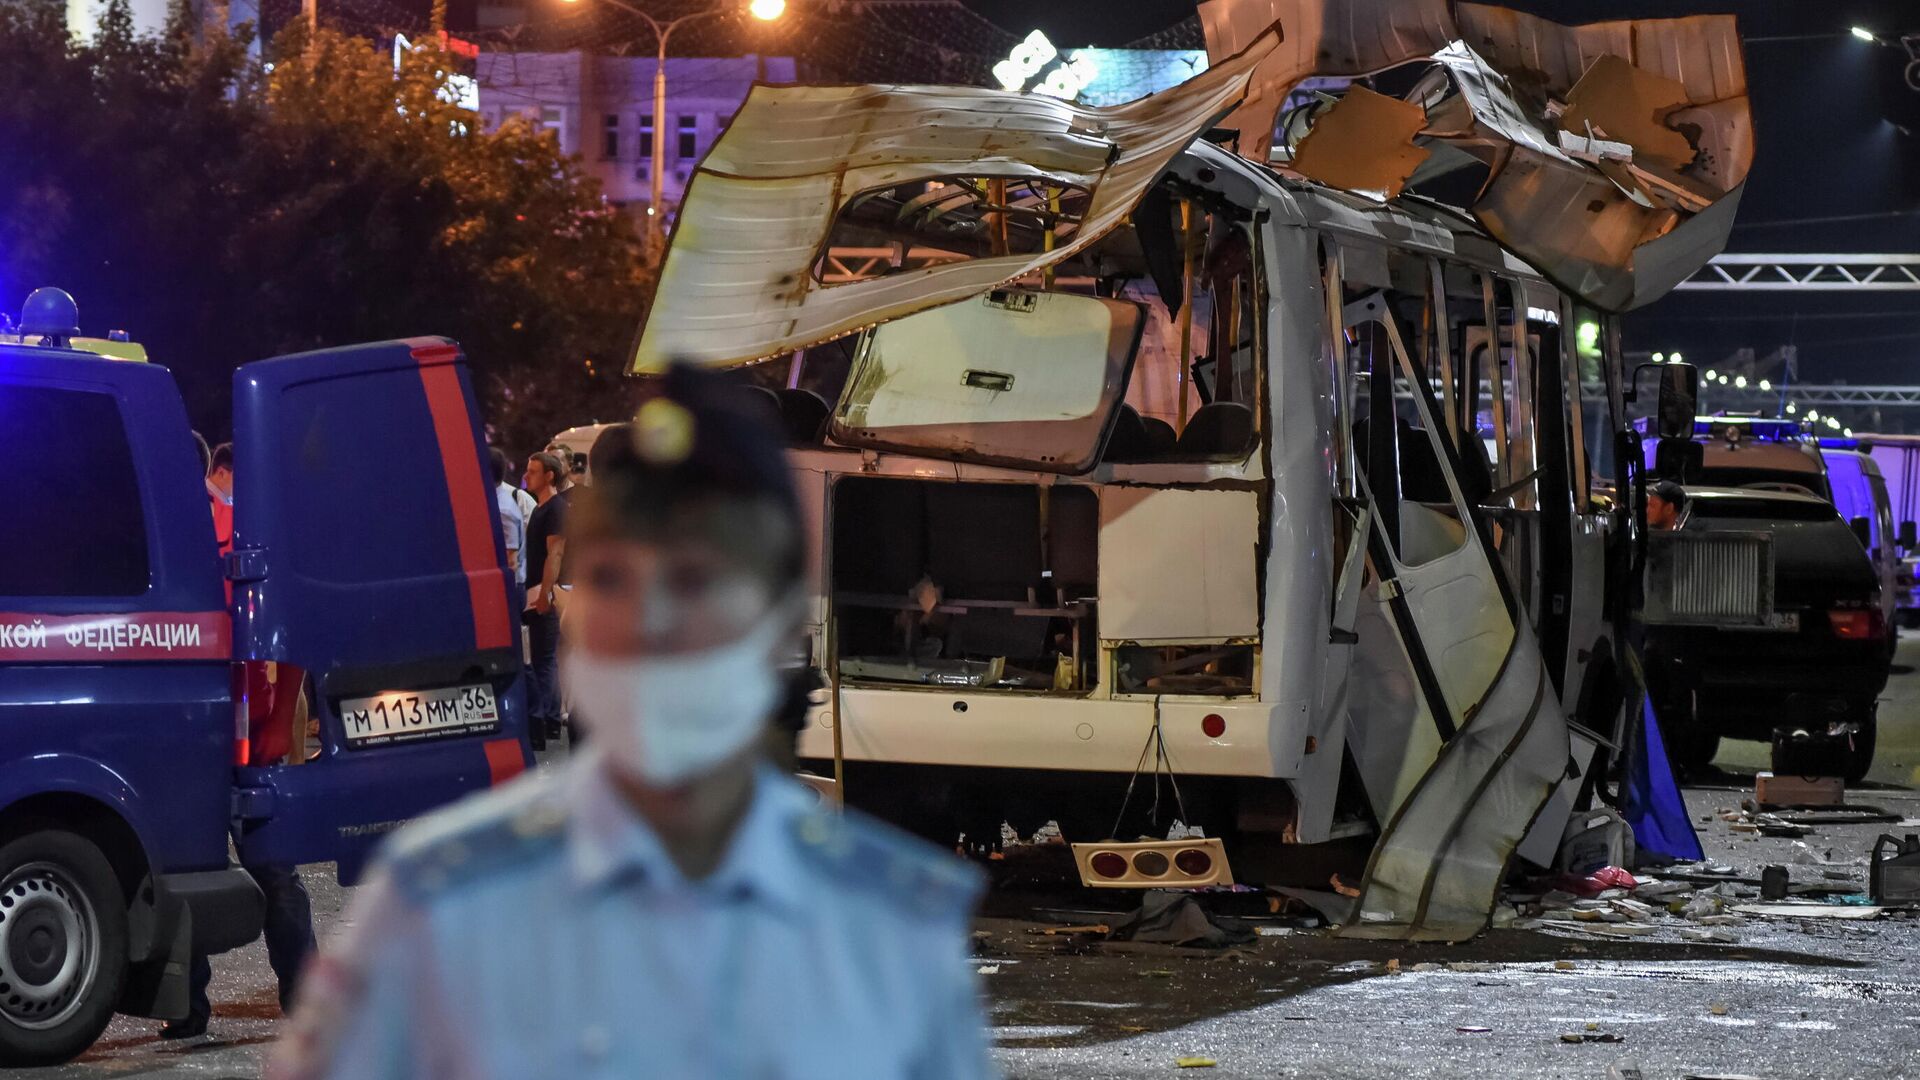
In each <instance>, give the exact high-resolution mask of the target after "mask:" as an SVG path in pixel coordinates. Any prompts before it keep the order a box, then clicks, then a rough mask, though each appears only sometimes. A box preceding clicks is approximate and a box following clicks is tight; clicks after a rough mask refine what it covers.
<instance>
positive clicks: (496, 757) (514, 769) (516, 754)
mask: <svg viewBox="0 0 1920 1080" xmlns="http://www.w3.org/2000/svg"><path fill="white" fill-rule="evenodd" d="M480 745H481V746H482V747H484V748H485V749H486V751H487V772H488V774H489V775H490V777H491V779H490V782H491V783H494V784H504V783H506V782H507V781H509V780H511V779H513V778H514V777H516V776H519V775H520V774H521V773H522V772H524V771H526V768H527V759H526V758H524V757H522V756H521V755H520V740H519V739H488V740H487V741H486V742H484V743H481V744H480Z"/></svg>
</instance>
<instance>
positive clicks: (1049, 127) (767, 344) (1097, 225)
mask: <svg viewBox="0 0 1920 1080" xmlns="http://www.w3.org/2000/svg"><path fill="white" fill-rule="evenodd" d="M1279 40H1280V34H1279V31H1278V29H1277V28H1274V29H1270V30H1269V31H1267V32H1264V33H1262V34H1260V35H1258V36H1257V37H1255V38H1254V39H1253V41H1252V42H1251V43H1250V44H1249V45H1248V46H1247V47H1246V49H1245V50H1243V51H1241V52H1240V54H1239V55H1237V56H1234V57H1232V58H1229V59H1226V60H1224V61H1223V62H1221V63H1219V64H1218V65H1216V66H1214V67H1212V68H1210V69H1209V70H1207V71H1205V72H1203V73H1202V74H1200V75H1198V76H1195V77H1194V78H1193V79H1190V80H1188V81H1187V82H1185V83H1182V84H1180V85H1179V86H1176V87H1174V88H1172V89H1170V90H1166V91H1163V92H1161V93H1158V94H1155V95H1153V96H1152V97H1147V98H1143V99H1141V100H1139V101H1132V102H1128V103H1126V104H1124V105H1116V106H1111V107H1108V108H1086V107H1083V106H1078V105H1074V104H1071V103H1069V102H1065V101H1061V100H1058V99H1055V98H1050V97H1045V96H1041V95H1037V94H1018V93H1010V92H1007V91H1003V90H985V89H975V88H969V87H955V86H766V85H759V86H755V87H754V88H753V91H752V93H751V94H749V95H748V97H747V101H746V104H745V105H744V106H742V107H741V109H740V112H739V114H738V115H737V116H736V117H735V119H734V121H733V123H732V124H731V125H729V126H728V128H727V130H726V132H725V133H724V134H723V135H722V136H721V137H720V140H719V141H718V142H717V143H715V144H714V147H713V149H712V151H711V152H709V153H708V155H707V157H706V158H705V159H704V160H703V161H702V162H701V163H700V166H699V168H698V169H697V170H696V171H695V173H694V176H693V179H692V181H691V183H690V184H689V185H688V188H687V195H686V200H685V202H684V203H683V204H682V207H681V211H680V218H679V221H678V223H677V224H676V225H675V228H674V233H673V241H672V244H671V245H670V246H669V248H668V249H667V256H666V261H665V263H664V265H663V266H662V268H661V273H660V287H659V290H658V291H657V293H656V294H655V297H654V301H653V305H652V308H651V310H650V311H649V313H648V317H647V321H646V326H645V327H644V329H643V331H642V333H641V337H640V342H639V345H638V346H637V347H636V349H635V353H634V357H633V360H632V363H631V365H630V370H632V371H634V372H647V371H657V370H659V369H661V368H662V367H663V366H664V365H666V364H667V363H669V362H671V361H673V360H676V359H681V360H691V361H695V362H699V363H703V364H709V365H714V366H731V365H737V364H745V363H751V362H753V361H755V360H761V359H765V358H767V357H769V356H774V355H777V354H779V353H782V352H787V351H790V350H793V349H797V348H802V347H805V346H807V345H811V344H815V343H818V342H822V341H826V340H829V339H832V338H835V337H839V336H841V335H843V334H846V333H849V332H851V331H854V330H858V329H860V328H862V327H865V326H870V325H873V324H875V323H880V322H885V321H887V320H889V319H895V318H899V317H900V316H902V315H909V314H912V313H914V312H916V311H924V310H926V309H928V308H934V307H938V306H940V305H942V304H948V303H952V302H954V301H957V300H963V299H966V298H967V297H970V296H975V295H978V294H979V293H982V292H985V291H986V290H988V289H991V288H993V287H994V286H995V285H998V284H1000V283H1002V282H1005V281H1008V280H1011V279H1013V278H1017V277H1021V276H1023V275H1026V274H1030V273H1033V272H1034V271H1036V270H1039V269H1041V268H1043V267H1045V266H1048V265H1051V264H1054V263H1057V262H1060V261H1062V260H1064V259H1067V258H1069V257H1070V256H1072V255H1073V254H1074V253H1076V252H1078V251H1080V250H1081V249H1083V248H1085V247H1086V246H1088V245H1089V244H1092V243H1094V242H1095V241H1096V240H1098V239H1099V238H1100V237H1102V236H1104V235H1105V234H1106V233H1108V232H1109V231H1111V230H1112V229H1114V228H1115V227H1116V226H1118V225H1120V224H1121V223H1122V222H1123V221H1124V220H1125V219H1126V216H1127V214H1128V213H1130V212H1131V211H1132V210H1133V208H1134V206H1135V205H1136V204H1137V203H1138V202H1139V201H1140V198H1141V196H1143V195H1144V194H1146V192H1147V190H1148V188H1150V187H1151V186H1152V185H1153V183H1154V181H1156V180H1158V179H1159V178H1160V176H1161V174H1162V173H1163V172H1165V170H1166V168H1167V166H1168V164H1169V163H1171V162H1172V161H1173V159H1174V158H1175V157H1176V156H1177V155H1179V153H1180V152H1181V151H1182V150H1184V149H1186V147H1187V145H1188V144H1189V143H1191V142H1192V141H1193V140H1194V139H1195V138H1196V137H1198V136H1199V135H1200V134H1201V133H1202V132H1204V131H1205V130H1207V128H1208V127H1209V126H1211V125H1212V124H1213V123H1214V122H1215V121H1216V120H1218V119H1219V118H1220V117H1221V116H1223V115H1224V114H1226V112H1227V111H1228V110H1230V109H1232V108H1233V107H1234V105H1235V104H1237V103H1238V102H1239V101H1240V99H1241V97H1242V96H1243V95H1244V94H1245V92H1246V86H1247V80H1248V78H1249V77H1250V75H1251V74H1252V71H1253V68H1254V66H1255V65H1256V64H1258V63H1259V62H1260V61H1261V60H1262V59H1264V58H1265V57H1266V56H1267V55H1268V54H1269V53H1270V52H1271V51H1272V50H1273V49H1274V47H1275V46H1276V45H1277V43H1278V42H1279ZM1036 176H1037V177H1043V178H1045V179H1046V180H1048V181H1050V182H1053V183H1058V184H1067V185H1074V186H1077V187H1080V188H1084V189H1086V190H1088V191H1089V192H1091V196H1090V202H1089V205H1088V207H1087V211H1086V215H1085V217H1084V219H1083V220H1082V222H1081V224H1080V227H1079V229H1078V230H1077V231H1076V232H1075V233H1074V234H1073V235H1072V236H1071V237H1070V238H1067V239H1066V241H1065V242H1064V243H1062V244H1060V245H1059V246H1058V247H1056V248H1055V249H1054V250H1052V251H1045V252H1035V253H1031V254H1028V253H1017V254H1009V255H1000V256H988V257H983V258H974V259H965V260H961V261H958V262H951V263H945V264H941V265H936V266H928V267H924V268H921V269H916V270H910V271H905V272H902V273H897V274H891V275H888V276H885V277H880V278H875V279H871V280H866V281H855V282H849V283H844V284H835V285H823V284H821V283H820V282H819V281H817V280H816V279H815V278H814V274H813V270H814V265H815V263H816V262H817V261H818V260H819V259H820V258H821V256H822V255H823V253H824V251H825V249H826V247H827V243H828V238H829V234H830V233H831V231H832V228H833V225H834V221H835V219H836V217H837V216H838V215H839V213H840V211H841V210H842V209H843V208H844V207H845V206H846V205H847V204H848V203H849V202H850V201H851V200H852V199H853V198H854V197H855V196H857V195H859V194H861V193H863V192H868V191H874V190H878V189H884V188H890V187H894V186H897V185H900V184H905V183H911V182H914V181H917V180H931V179H936V178H945V177H969V178H974V177H985V178H994V177H1005V178H1008V179H1025V178H1033V177H1036Z"/></svg>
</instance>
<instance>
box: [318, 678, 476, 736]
mask: <svg viewBox="0 0 1920 1080" xmlns="http://www.w3.org/2000/svg"><path fill="white" fill-rule="evenodd" d="M340 724H341V726H342V727H343V728H345V729H346V734H347V745H348V746H353V747H362V746H385V745H389V744H392V743H403V742H414V741H417V740H420V739H437V738H442V737H444V736H448V735H466V734H472V733H475V732H482V731H493V730H495V729H496V728H498V727H499V726H500V709H499V707H498V705H497V704H496V703H495V702H494V700H493V687H491V686H485V685H479V686H449V687H446V688H444V689H440V690H395V691H393V692H391V693H386V694H379V695H376V696H374V697H364V698H348V699H346V700H344V701H342V702H341V703H340Z"/></svg>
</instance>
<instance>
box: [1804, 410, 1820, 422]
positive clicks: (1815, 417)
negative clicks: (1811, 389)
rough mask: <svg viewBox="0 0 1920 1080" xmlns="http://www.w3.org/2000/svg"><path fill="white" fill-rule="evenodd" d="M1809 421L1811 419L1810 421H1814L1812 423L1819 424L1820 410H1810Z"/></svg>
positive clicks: (1808, 413) (1808, 411)
mask: <svg viewBox="0 0 1920 1080" xmlns="http://www.w3.org/2000/svg"><path fill="white" fill-rule="evenodd" d="M1807 419H1809V420H1812V421H1814V422H1815V423H1818V422H1819V420H1820V410H1819V409H1808V410H1807Z"/></svg>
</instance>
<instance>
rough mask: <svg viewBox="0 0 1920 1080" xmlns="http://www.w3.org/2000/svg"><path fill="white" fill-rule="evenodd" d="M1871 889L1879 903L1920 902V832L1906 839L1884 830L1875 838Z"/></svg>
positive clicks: (1875, 901)
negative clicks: (1903, 841) (1891, 834)
mask: <svg viewBox="0 0 1920 1080" xmlns="http://www.w3.org/2000/svg"><path fill="white" fill-rule="evenodd" d="M1889 853H1891V855H1890V856H1889ZM1867 893H1868V895H1870V896H1872V897H1873V902H1874V903H1876V904H1920V836H1908V837H1907V839H1906V842H1905V843H1902V842H1901V841H1900V840H1899V839H1898V838H1896V837H1893V836H1888V835H1887V834H1885V833H1882V834H1881V835H1880V839H1878V840H1875V841H1874V842H1873V852H1872V856H1871V862H1870V863H1869V864H1868V867H1867Z"/></svg>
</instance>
